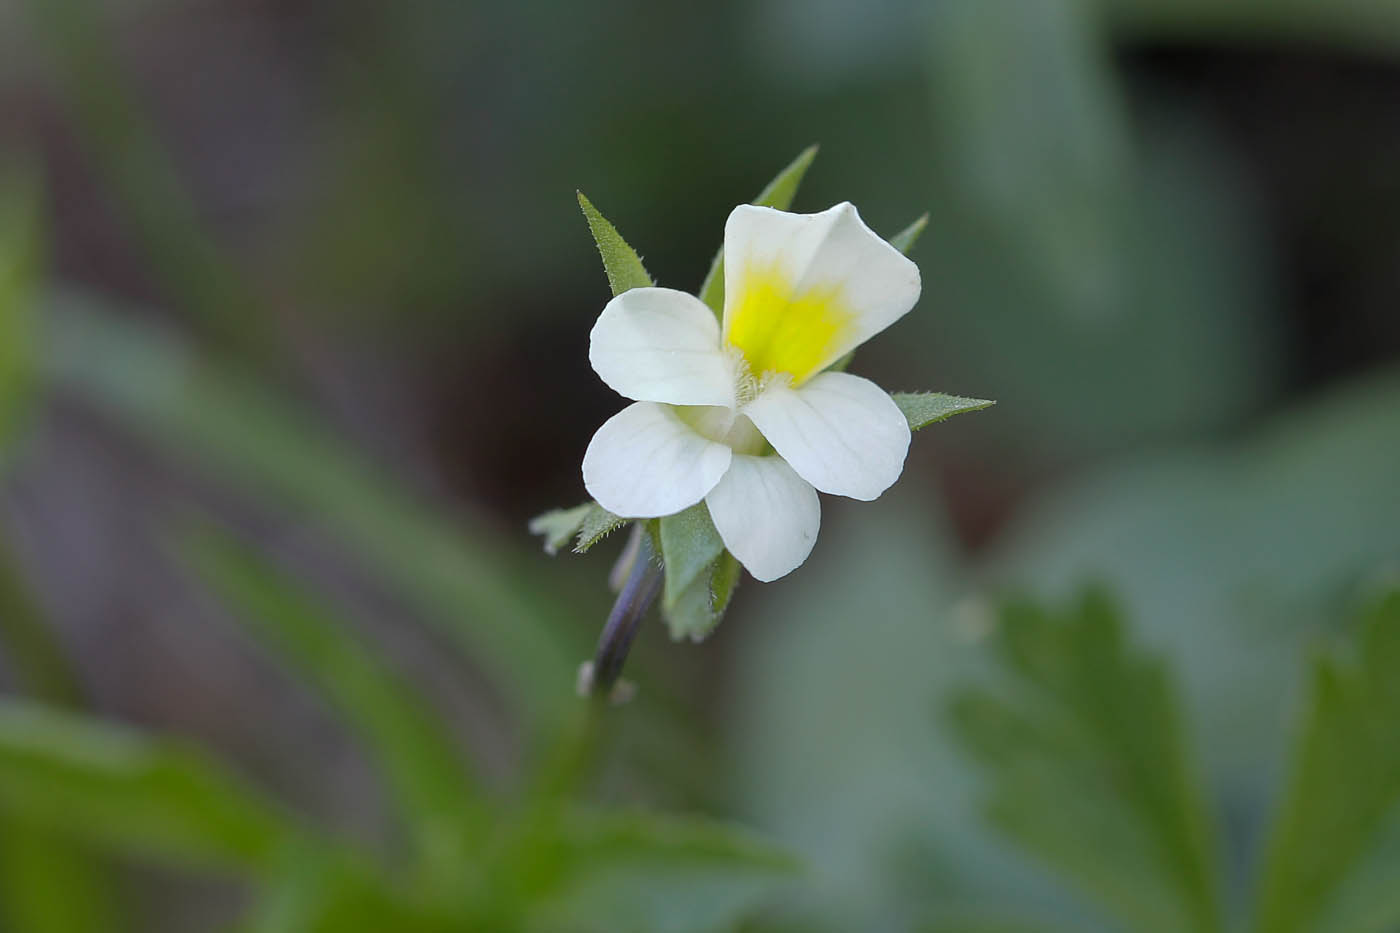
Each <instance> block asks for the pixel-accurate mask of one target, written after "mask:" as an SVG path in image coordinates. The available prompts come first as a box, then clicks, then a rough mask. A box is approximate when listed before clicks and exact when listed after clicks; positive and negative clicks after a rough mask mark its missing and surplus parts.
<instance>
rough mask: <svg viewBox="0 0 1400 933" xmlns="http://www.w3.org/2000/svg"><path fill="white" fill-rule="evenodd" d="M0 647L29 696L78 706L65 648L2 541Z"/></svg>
mask: <svg viewBox="0 0 1400 933" xmlns="http://www.w3.org/2000/svg"><path fill="white" fill-rule="evenodd" d="M0 647H3V649H4V653H5V656H6V660H7V661H8V662H9V665H10V668H11V670H13V672H14V674H15V676H16V677H17V678H18V679H19V682H20V685H21V686H23V688H24V690H25V692H26V693H28V694H29V695H31V696H33V697H35V698H36V699H40V700H43V701H44V702H46V703H49V704H51V705H54V706H68V707H74V706H78V705H79V704H80V703H81V701H82V687H81V686H80V684H79V681H78V675H77V672H76V671H74V669H73V665H72V664H71V663H69V660H68V657H67V655H66V654H65V652H64V649H63V645H62V643H61V642H60V640H59V638H58V635H57V633H56V632H54V631H53V630H52V629H51V628H50V626H49V624H48V621H47V620H46V619H45V618H44V617H43V614H42V613H41V612H40V610H39V607H38V606H37V605H36V604H35V603H34V600H33V598H32V597H31V596H30V594H29V591H28V588H27V587H26V586H25V583H24V581H23V580H22V579H21V578H20V575H19V573H18V572H17V571H16V569H15V567H14V566H13V561H12V560H11V559H10V554H9V551H8V548H6V547H5V545H4V542H3V541H0Z"/></svg>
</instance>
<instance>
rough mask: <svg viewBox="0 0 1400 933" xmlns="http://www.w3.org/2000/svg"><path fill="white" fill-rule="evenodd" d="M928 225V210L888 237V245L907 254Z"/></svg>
mask: <svg viewBox="0 0 1400 933" xmlns="http://www.w3.org/2000/svg"><path fill="white" fill-rule="evenodd" d="M927 226H928V212H927V211H925V212H924V213H923V214H922V215H920V216H919V219H918V220H916V221H914V222H913V223H912V224H910V225H909V226H907V227H905V228H904V229H903V230H901V231H899V232H898V233H896V234H895V235H894V236H892V237H890V245H891V246H893V247H894V248H895V249H897V250H899V251H900V252H901V253H903V254H904V255H906V256H908V255H909V251H910V250H911V249H913V248H914V244H915V243H917V242H919V237H920V236H921V235H922V234H923V232H924V228H925V227H927Z"/></svg>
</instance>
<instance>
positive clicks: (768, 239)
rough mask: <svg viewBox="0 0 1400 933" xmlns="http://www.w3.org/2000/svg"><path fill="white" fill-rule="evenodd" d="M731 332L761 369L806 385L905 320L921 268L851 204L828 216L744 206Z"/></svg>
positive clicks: (731, 227) (729, 256) (729, 275)
mask: <svg viewBox="0 0 1400 933" xmlns="http://www.w3.org/2000/svg"><path fill="white" fill-rule="evenodd" d="M724 256H725V260H724V270H725V271H724V289H725V291H724V294H725V301H724V337H725V339H726V340H728V341H729V342H730V343H733V344H734V345H735V346H736V347H738V348H739V349H740V350H741V351H742V352H743V353H744V356H745V358H746V359H747V360H748V361H749V365H750V366H751V367H752V368H753V371H754V374H755V375H762V374H763V373H765V372H778V373H791V374H792V377H793V382H794V384H796V385H801V384H802V383H803V382H805V381H806V380H807V379H809V378H810V377H812V376H814V375H816V374H817V373H819V372H821V371H822V370H823V369H825V368H826V367H827V366H830V365H831V364H832V363H834V362H835V361H836V360H838V359H840V358H841V357H843V356H845V355H846V354H847V353H849V352H850V351H851V350H853V349H855V348H856V347H857V346H859V345H860V344H862V343H864V342H865V341H866V340H868V339H870V338H871V337H873V336H874V335H875V334H878V333H879V332H880V331H882V330H884V329H885V328H886V327H889V326H890V325H891V324H893V323H894V322H895V321H897V320H899V318H901V317H903V316H904V315H905V314H906V313H907V312H908V311H909V310H910V309H911V308H913V307H914V303H915V302H917V301H918V300H919V292H920V290H921V288H922V284H921V281H920V278H919V267H918V266H916V265H914V263H913V262H911V261H910V260H909V259H908V258H906V257H905V256H904V255H903V254H902V253H900V251H899V250H897V249H895V248H894V247H893V246H891V245H890V244H889V243H886V242H885V241H884V240H882V239H881V238H880V237H879V235H878V234H876V233H875V232H874V231H873V230H871V229H870V228H869V227H867V226H866V225H865V222H864V221H863V220H861V219H860V214H859V213H857V212H856V209H855V207H854V206H852V205H851V204H850V203H842V204H838V205H836V206H835V207H833V208H831V209H830V210H825V211H822V212H821V213H820V214H789V213H786V212H784V211H776V210H773V209H772V208H767V207H754V206H751V205H742V206H740V207H736V208H735V209H734V211H733V212H732V213H731V214H730V215H729V220H728V222H727V223H726V224H725V227H724Z"/></svg>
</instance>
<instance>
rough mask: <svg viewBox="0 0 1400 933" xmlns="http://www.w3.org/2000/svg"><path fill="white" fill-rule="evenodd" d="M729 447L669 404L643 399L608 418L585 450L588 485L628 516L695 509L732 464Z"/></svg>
mask: <svg viewBox="0 0 1400 933" xmlns="http://www.w3.org/2000/svg"><path fill="white" fill-rule="evenodd" d="M732 456H733V453H732V452H731V451H730V449H729V448H728V447H726V446H725V445H723V444H719V443H716V442H715V441H711V440H707V439H706V438H703V437H701V436H700V435H699V434H696V433H695V431H694V430H693V429H691V428H690V427H689V426H688V425H687V424H685V422H683V421H681V419H680V418H679V417H677V416H676V412H675V411H674V410H673V409H672V408H671V407H670V406H668V405H660V404H657V403H656V402H637V403H635V404H632V405H628V406H627V407H626V408H624V409H622V411H620V412H618V413H617V414H615V415H613V416H612V417H611V418H609V419H608V420H607V421H605V422H604V423H603V426H602V427H601V428H599V429H598V431H597V433H596V434H594V435H593V440H591V441H589V442H588V450H587V451H586V452H585V453H584V455H583V485H584V486H586V487H587V488H588V494H589V495H591V496H592V497H593V498H594V499H596V500H597V501H598V504H599V505H601V506H602V507H603V508H605V509H607V510H608V511H609V512H612V513H614V514H616V515H620V516H622V517H623V518H657V517H659V516H662V515H673V514H675V513H676V512H679V511H680V510H681V509H685V508H689V507H690V506H692V505H694V504H695V503H697V502H699V501H700V500H701V499H703V498H705V493H707V492H709V491H710V490H711V489H713V488H714V486H715V483H717V482H719V478H720V477H721V476H723V475H724V471H725V470H727V469H729V460H730V458H731V457H732Z"/></svg>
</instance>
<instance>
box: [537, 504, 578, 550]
mask: <svg viewBox="0 0 1400 933" xmlns="http://www.w3.org/2000/svg"><path fill="white" fill-rule="evenodd" d="M593 506H594V503H592V502H585V503H584V504H583V505H576V506H574V507H573V508H572V509H551V510H550V511H548V512H545V513H544V514H543V515H536V516H535V517H534V518H532V519H530V534H532V535H540V536H541V537H543V538H544V552H545V553H546V554H549V555H551V556H553V555H555V554H558V553H559V549H560V548H561V547H563V546H564V545H566V544H568V543H569V539H570V538H572V537H573V536H574V535H576V534H578V531H579V529H580V528H582V527H583V523H584V521H585V520H586V519H587V518H588V515H589V513H590V512H592V511H593Z"/></svg>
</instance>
